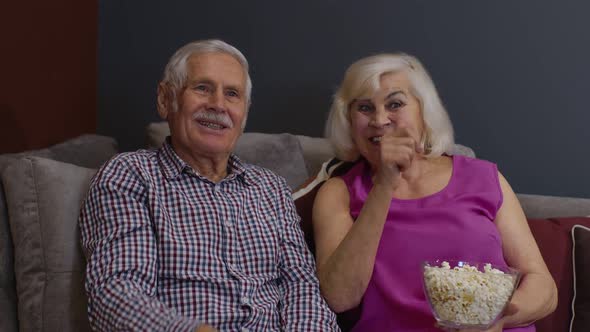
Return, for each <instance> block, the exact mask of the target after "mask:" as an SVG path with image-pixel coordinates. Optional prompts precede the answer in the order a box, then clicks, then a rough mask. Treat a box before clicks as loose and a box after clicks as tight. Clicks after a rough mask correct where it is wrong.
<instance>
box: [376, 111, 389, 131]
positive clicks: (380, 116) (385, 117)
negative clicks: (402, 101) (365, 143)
mask: <svg viewBox="0 0 590 332" xmlns="http://www.w3.org/2000/svg"><path fill="white" fill-rule="evenodd" d="M372 122H373V126H375V127H377V128H381V127H387V126H389V125H391V124H392V121H391V119H390V118H389V114H387V112H385V111H384V110H380V109H377V110H375V113H374V116H373V121H372Z"/></svg>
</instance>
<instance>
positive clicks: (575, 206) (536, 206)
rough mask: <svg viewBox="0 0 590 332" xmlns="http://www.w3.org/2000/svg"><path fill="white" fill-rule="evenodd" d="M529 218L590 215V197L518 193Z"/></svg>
mask: <svg viewBox="0 0 590 332" xmlns="http://www.w3.org/2000/svg"><path fill="white" fill-rule="evenodd" d="M516 196H517V197H518V200H519V201H520V205H521V206H522V209H523V210H524V214H525V215H526V216H527V218H554V217H581V216H590V199H589V198H574V197H557V196H545V195H531V194H517V195H516Z"/></svg>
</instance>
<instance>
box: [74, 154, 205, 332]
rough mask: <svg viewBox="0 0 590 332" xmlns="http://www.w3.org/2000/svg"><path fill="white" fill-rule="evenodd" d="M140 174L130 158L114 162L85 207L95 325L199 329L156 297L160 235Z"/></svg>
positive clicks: (82, 223)
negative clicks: (152, 223)
mask: <svg viewBox="0 0 590 332" xmlns="http://www.w3.org/2000/svg"><path fill="white" fill-rule="evenodd" d="M140 174H141V173H140V171H139V170H138V169H134V168H133V167H129V165H128V164H127V163H126V161H125V160H121V159H120V158H115V159H113V160H111V161H110V162H109V163H107V164H106V165H105V166H104V167H103V168H102V169H101V170H100V171H99V172H98V173H97V175H96V177H95V178H94V179H93V181H92V184H91V187H90V190H89V193H88V196H87V197H86V200H85V202H84V205H83V207H82V211H81V214H80V218H79V225H80V231H81V237H82V247H83V249H84V253H85V255H86V259H87V266H86V281H85V287H86V293H87V295H88V317H89V320H90V325H91V327H92V329H93V330H98V331H194V330H195V329H196V328H197V326H198V325H199V322H197V321H195V320H192V319H189V318H186V317H183V316H181V315H179V314H178V313H177V312H176V311H175V310H174V309H173V308H169V307H167V306H166V305H164V304H163V303H162V302H160V301H158V299H157V298H156V288H157V283H158V280H157V266H158V261H157V257H158V255H157V247H156V237H155V234H154V232H153V228H152V226H151V221H150V212H149V208H148V206H147V204H148V197H147V193H146V187H145V184H144V181H143V180H142V178H141V176H140Z"/></svg>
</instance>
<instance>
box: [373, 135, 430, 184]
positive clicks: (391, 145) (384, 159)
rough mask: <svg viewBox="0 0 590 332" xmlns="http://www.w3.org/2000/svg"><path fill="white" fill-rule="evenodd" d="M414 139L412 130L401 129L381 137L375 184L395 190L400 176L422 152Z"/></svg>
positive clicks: (421, 148)
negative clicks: (390, 186) (388, 186)
mask: <svg viewBox="0 0 590 332" xmlns="http://www.w3.org/2000/svg"><path fill="white" fill-rule="evenodd" d="M414 137H418V136H417V135H416V133H415V132H414V130H412V129H410V128H403V127H397V128H395V129H392V130H390V131H388V132H387V133H386V134H385V135H383V136H382V137H381V141H380V144H379V147H380V153H379V161H378V165H377V167H378V169H377V172H376V175H375V180H374V181H375V183H380V184H389V185H392V186H393V188H394V189H395V188H397V186H398V185H399V181H400V178H401V174H402V173H403V172H404V171H405V170H407V169H408V168H410V167H411V165H412V162H413V160H414V158H415V156H416V154H417V153H423V152H424V150H423V147H422V146H421V144H420V142H418V141H416V139H415V138H414Z"/></svg>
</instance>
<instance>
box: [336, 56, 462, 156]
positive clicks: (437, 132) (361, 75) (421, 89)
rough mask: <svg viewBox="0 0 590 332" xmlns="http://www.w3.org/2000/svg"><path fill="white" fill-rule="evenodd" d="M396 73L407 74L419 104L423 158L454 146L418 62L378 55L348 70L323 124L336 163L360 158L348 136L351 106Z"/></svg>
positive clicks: (443, 113) (432, 88)
mask: <svg viewBox="0 0 590 332" xmlns="http://www.w3.org/2000/svg"><path fill="white" fill-rule="evenodd" d="M396 72H405V73H406V74H407V76H408V79H409V81H410V93H412V95H414V97H416V99H418V101H419V102H420V107H421V110H422V117H423V119H424V125H425V128H424V133H423V135H422V142H421V144H423V145H424V147H425V154H426V157H437V156H440V155H442V154H443V153H444V152H445V151H447V150H449V149H450V148H451V147H452V146H453V144H454V138H453V125H452V124H451V121H450V119H449V115H448V114H447V111H446V110H445V108H444V106H443V104H442V102H441V100H440V98H439V96H438V92H437V91H436V88H435V86H434V83H433V82H432V79H431V78H430V76H429V75H428V72H427V71H426V69H425V68H424V66H422V64H421V63H420V61H418V59H416V58H415V57H413V56H411V55H407V54H404V53H394V54H379V55H374V56H370V57H366V58H363V59H360V60H358V61H357V62H355V63H353V64H352V65H351V66H350V67H348V69H347V70H346V73H345V75H344V80H343V81H342V83H341V84H340V88H338V90H337V91H336V94H334V100H333V102H332V106H331V108H330V114H329V116H328V122H327V123H326V137H327V138H328V139H329V140H330V142H331V143H332V145H333V147H334V149H335V151H336V156H337V157H338V158H339V159H341V160H348V161H353V160H356V159H357V158H358V157H359V151H358V149H357V147H356V145H355V144H354V142H353V141H352V136H351V132H350V130H351V129H350V115H349V108H350V104H351V103H352V102H353V101H354V100H355V99H357V98H359V97H361V96H365V95H368V94H372V93H374V92H375V91H377V90H378V89H379V85H380V79H381V76H383V75H384V74H388V73H396Z"/></svg>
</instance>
